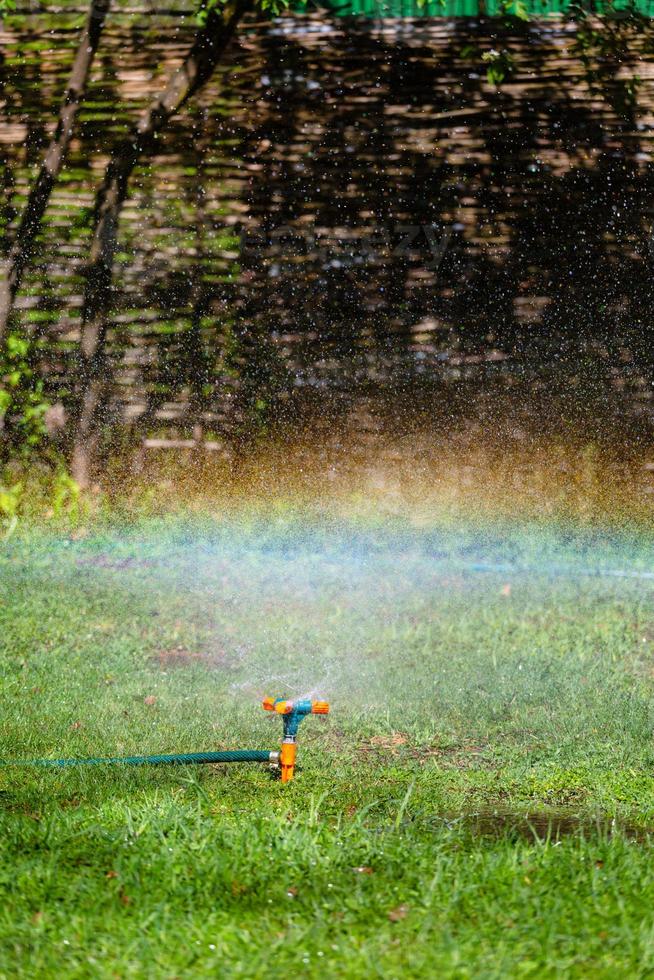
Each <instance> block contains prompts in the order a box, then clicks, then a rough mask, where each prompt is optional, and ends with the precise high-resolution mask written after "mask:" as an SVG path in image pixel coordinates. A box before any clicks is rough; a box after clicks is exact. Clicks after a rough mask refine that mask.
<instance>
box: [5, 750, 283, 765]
mask: <svg viewBox="0 0 654 980" xmlns="http://www.w3.org/2000/svg"><path fill="white" fill-rule="evenodd" d="M277 754H278V753H277V752H260V751H259V750H257V749H235V750H233V751H229V752H187V753H182V754H180V755H126V756H123V757H118V758H115V759H112V758H109V759H24V760H23V759H11V760H0V766H55V767H59V768H67V767H69V766H105V765H116V764H118V763H120V764H122V765H124V766H159V765H174V766H175V765H177V766H187V765H197V764H198V763H211V762H271V763H274V762H275V761H276V758H277Z"/></svg>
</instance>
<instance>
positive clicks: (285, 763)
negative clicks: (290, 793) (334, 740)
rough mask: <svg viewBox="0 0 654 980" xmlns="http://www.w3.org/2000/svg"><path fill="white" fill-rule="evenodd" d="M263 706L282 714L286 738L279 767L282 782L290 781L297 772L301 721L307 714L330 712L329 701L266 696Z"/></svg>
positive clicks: (280, 754)
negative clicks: (296, 759) (288, 699)
mask: <svg viewBox="0 0 654 980" xmlns="http://www.w3.org/2000/svg"><path fill="white" fill-rule="evenodd" d="M263 706H264V709H265V710H266V711H274V712H276V713H277V714H278V715H281V716H282V719H283V722H284V738H283V739H282V747H281V751H280V753H279V768H280V770H281V776H282V782H283V783H290V781H291V779H292V778H293V776H294V774H295V758H296V756H297V733H298V729H299V727H300V722H301V721H303V720H304V719H305V718H306V716H307V715H327V714H329V704H328V703H327V701H309V700H304V699H303V700H301V701H285V700H284V699H283V698H264V699H263Z"/></svg>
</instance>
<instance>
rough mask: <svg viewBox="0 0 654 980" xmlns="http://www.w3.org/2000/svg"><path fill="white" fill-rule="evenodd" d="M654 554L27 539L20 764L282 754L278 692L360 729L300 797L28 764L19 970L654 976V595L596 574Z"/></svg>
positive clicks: (99, 531)
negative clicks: (267, 708) (302, 698)
mask: <svg viewBox="0 0 654 980" xmlns="http://www.w3.org/2000/svg"><path fill="white" fill-rule="evenodd" d="M651 544H652V542H651V541H649V540H648V539H646V538H643V537H642V535H641V536H640V537H636V536H634V535H630V534H627V533H625V534H623V535H617V534H616V533H612V534H611V535H609V534H608V533H603V532H601V530H598V529H592V528H590V529H586V530H583V529H574V528H565V529H564V528H555V529H551V528H550V529H547V528H540V529H539V528H534V527H531V528H526V527H523V528H519V527H514V528H511V527H507V526H504V527H499V526H497V527H492V526H490V525H484V526H479V527H476V528H475V527H473V526H472V525H470V526H468V527H466V528H462V527H458V528H456V527H438V526H434V527H433V528H431V529H429V530H428V531H427V530H425V529H424V528H423V529H422V530H421V531H416V530H413V529H411V528H408V527H403V526H401V525H400V524H396V525H393V526H389V525H380V526H377V527H374V528H373V527H372V526H371V525H368V526H364V525H362V524H358V525H357V524H354V523H353V524H352V525H347V524H344V523H338V522H336V521H331V522H330V521H329V520H328V519H327V518H326V517H325V518H323V519H318V518H316V517H315V516H312V515H311V514H308V513H305V514H304V515H301V519H300V516H298V517H297V519H294V518H293V517H292V516H290V515H288V514H287V515H285V516H283V517H281V518H279V519H277V518H275V516H274V515H273V514H271V515H270V516H269V517H268V519H266V520H263V521H262V520H261V519H253V518H250V519H248V520H244V521H243V522H241V523H239V522H236V521H234V520H232V521H231V522H228V523H224V524H222V525H221V524H218V523H211V522H209V521H200V520H199V519H198V520H196V521H195V522H194V523H189V522H183V521H181V520H177V521H176V522H171V523H166V522H155V521H154V520H151V521H149V522H143V523H140V524H138V525H136V526H132V527H126V528H124V529H123V530H122V532H120V533H119V532H118V531H116V530H112V529H111V528H110V527H100V526H98V527H96V528H94V529H92V530H91V533H90V534H89V535H88V537H85V538H82V539H79V540H71V539H70V537H68V536H67V535H66V534H65V533H64V532H61V533H58V534H56V533H54V532H50V533H46V532H45V531H34V532H25V533H24V534H23V533H22V532H18V533H17V534H16V535H14V537H13V538H12V539H10V540H9V541H8V542H6V543H5V545H4V547H3V552H2V555H1V556H0V663H1V665H2V672H1V681H0V683H1V685H2V697H1V701H0V704H1V709H0V740H1V741H0V745H1V749H0V755H2V756H3V757H4V758H6V759H9V758H13V759H16V758H23V759H24V758H32V757H36V756H50V757H53V758H54V757H58V756H71V755H72V756H77V755H80V756H84V755H91V756H96V755H105V754H106V755H121V754H135V753H149V752H175V751H179V752H183V751H198V750H201V749H217V748H227V747H235V748H237V747H242V748H274V747H275V746H276V744H277V742H278V739H279V734H280V732H279V730H278V729H279V726H278V723H277V721H276V720H275V719H272V718H270V717H269V716H268V715H266V714H264V712H263V711H261V709H260V707H259V700H260V698H261V696H263V695H264V694H285V695H301V694H310V693H315V694H316V695H324V696H327V697H329V699H330V700H331V702H332V714H331V715H330V716H329V718H327V719H322V718H312V719H309V720H307V721H306V722H305V723H304V726H303V730H302V732H301V741H300V762H301V766H302V769H301V771H300V772H299V774H298V778H297V780H296V782H295V783H293V784H292V785H290V786H288V787H282V786H281V785H280V784H279V783H277V782H275V781H274V780H272V779H271V778H270V775H269V773H268V772H267V771H266V769H265V768H264V767H257V766H253V767H246V766H243V767H236V766H235V767H223V768H220V767H215V768H211V767H205V768H197V769H187V768H184V769H172V768H171V769H163V768H156V769H154V768H152V769H151V768H139V769H126V768H121V767H114V768H106V769H92V770H91V769H77V770H66V771H49V770H48V771H45V770H38V769H29V768H13V767H6V768H2V769H0V800H1V801H2V807H1V810H0V821H1V826H0V976H2V977H15V976H26V977H32V976H39V977H49V976H54V975H55V974H58V975H65V976H66V977H87V976H92V977H115V976H118V977H142V976H152V977H170V978H172V977H186V976H216V975H218V976H244V977H258V976H261V977H264V976H266V977H270V976H273V977H275V976H279V977H281V976H284V975H286V974H288V973H289V971H292V970H295V971H296V972H297V973H298V974H299V975H301V976H331V977H341V976H348V977H369V976H380V977H406V976H408V977H411V976H415V977H424V976H445V977H475V978H477V977H498V978H499V977H506V976H511V977H513V976H516V977H523V976H533V977H543V976H546V977H547V976H566V977H567V976H573V977H622V976H627V975H628V976H649V975H652V974H653V973H654V918H653V916H652V911H651V910H652V908H653V907H654V861H653V860H652V859H653V857H654V854H653V853H652V843H651V841H650V838H649V835H648V833H647V828H654V782H653V780H652V775H651V774H652V765H653V763H654V744H653V742H652V724H653V721H654V696H653V693H654V583H653V582H652V581H650V580H647V579H644V580H639V579H628V578H627V579H613V578H600V577H593V576H591V575H588V574H584V575H581V576H579V575H577V574H576V573H578V572H580V571H581V572H589V571H592V570H594V569H596V568H598V567H603V568H607V567H609V566H610V567H613V568H621V569H623V570H624V569H629V568H641V569H645V568H647V567H648V566H647V562H648V556H649V555H650V554H651ZM478 559H479V560H481V561H485V562H495V563H497V562H505V563H507V562H508V564H509V565H511V566H513V567H515V568H516V569H518V568H520V569H521V570H520V571H519V572H518V571H515V572H509V571H501V572H497V571H496V572H479V571H472V570H471V567H470V563H471V562H475V561H477V560H478ZM573 571H574V572H575V574H571V573H572V572H573ZM153 699H154V700H153ZM494 811H497V813H498V814H500V816H501V819H498V823H497V830H493V819H492V817H491V816H489V814H492V813H493V812H494ZM480 813H481V814H484V817H483V819H479V818H473V817H472V816H471V815H473V814H480ZM562 813H563V814H567V815H569V816H570V817H574V818H575V819H578V821H579V827H578V829H577V830H576V831H575V832H573V833H562V832H559V824H560V820H561V814H562ZM521 814H538V815H539V816H538V820H539V824H538V826H539V828H541V831H540V833H537V832H536V829H535V827H534V828H533V829H532V830H531V831H530V829H529V828H530V823H529V821H528V820H521V819H520V815H521ZM543 814H545V817H544V818H543V816H542V815H543ZM547 814H551V815H552V817H553V822H552V827H551V830H550V832H549V833H548V832H543V831H542V827H543V826H544V825H546V824H547ZM535 820H536V817H533V818H532V824H533V822H534V821H535ZM613 821H615V823H613ZM571 822H572V821H571ZM639 828H641V829H639Z"/></svg>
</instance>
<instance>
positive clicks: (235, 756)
mask: <svg viewBox="0 0 654 980" xmlns="http://www.w3.org/2000/svg"><path fill="white" fill-rule="evenodd" d="M263 708H264V709H265V710H266V711H273V712H275V713H276V714H278V715H281V716H282V721H283V724H284V731H283V738H282V743H281V747H280V749H279V750H275V751H273V752H266V751H260V750H259V749H232V750H229V751H226V752H186V753H181V754H175V755H132V756H118V757H116V758H99V759H94V758H89V759H26V760H20V759H17V760H11V761H0V765H2V766H45V767H48V768H51V767H53V768H58V769H66V768H69V767H71V766H103V765H117V764H121V765H124V766H143V765H151V766H161V765H177V766H183V765H198V764H205V763H225V762H267V763H268V764H269V765H270V766H272V767H273V769H275V770H277V771H278V772H279V774H280V777H281V781H282V782H283V783H289V782H290V781H291V780H292V779H293V777H294V775H295V762H296V756H297V735H298V729H299V727H300V723H301V722H302V721H303V720H304V719H305V718H306V717H307V715H327V714H329V704H328V702H327V701H310V700H308V699H301V700H297V701H290V700H287V699H285V698H264V700H263Z"/></svg>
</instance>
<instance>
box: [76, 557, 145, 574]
mask: <svg viewBox="0 0 654 980" xmlns="http://www.w3.org/2000/svg"><path fill="white" fill-rule="evenodd" d="M154 564H155V562H154V561H153V560H152V559H151V558H134V557H133V556H127V557H125V558H110V557H109V555H91V556H90V557H88V558H78V559H77V565H78V567H80V568H83V567H84V566H85V565H86V566H89V567H90V568H109V569H112V570H114V571H124V570H125V569H127V568H149V567H150V566H151V565H154Z"/></svg>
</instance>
